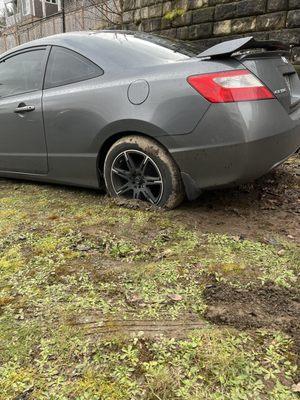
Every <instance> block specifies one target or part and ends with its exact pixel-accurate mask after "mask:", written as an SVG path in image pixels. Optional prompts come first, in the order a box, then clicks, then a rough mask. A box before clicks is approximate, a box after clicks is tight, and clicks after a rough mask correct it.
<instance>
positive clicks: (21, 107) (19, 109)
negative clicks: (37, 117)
mask: <svg viewBox="0 0 300 400" xmlns="http://www.w3.org/2000/svg"><path fill="white" fill-rule="evenodd" d="M34 110H35V106H26V105H24V104H19V106H18V107H17V108H16V109H15V113H23V112H30V111H34Z"/></svg>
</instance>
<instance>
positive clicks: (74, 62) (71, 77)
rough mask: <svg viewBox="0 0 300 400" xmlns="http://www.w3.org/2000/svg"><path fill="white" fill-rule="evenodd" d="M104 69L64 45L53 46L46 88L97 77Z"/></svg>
mask: <svg viewBox="0 0 300 400" xmlns="http://www.w3.org/2000/svg"><path fill="white" fill-rule="evenodd" d="M102 74H103V70H102V69H101V68H100V67H98V66H97V65H96V64H94V63H93V62H92V61H90V60H88V59H87V58H85V57H83V56H81V55H80V54H78V53H75V52H74V51H72V50H68V49H65V48H63V47H56V46H53V47H52V49H51V53H50V56H49V60H48V65H47V71H46V77H45V89H49V88H52V87H56V86H62V85H68V84H69V83H75V82H80V81H83V80H86V79H91V78H96V77H97V76H100V75H102Z"/></svg>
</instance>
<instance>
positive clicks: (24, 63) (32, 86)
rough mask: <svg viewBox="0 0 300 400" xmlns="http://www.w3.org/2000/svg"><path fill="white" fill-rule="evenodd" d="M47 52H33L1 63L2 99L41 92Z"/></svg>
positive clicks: (21, 54)
mask: <svg viewBox="0 0 300 400" xmlns="http://www.w3.org/2000/svg"><path fill="white" fill-rule="evenodd" d="M44 56H45V50H43V49H39V50H31V51H27V52H26V53H20V54H17V55H15V56H12V57H10V58H6V59H5V60H3V61H0V97H6V96H12V95H14V94H21V93H26V92H32V91H34V90H41V89H42V85H43V76H44Z"/></svg>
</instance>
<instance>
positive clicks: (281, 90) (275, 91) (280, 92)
mask: <svg viewBox="0 0 300 400" xmlns="http://www.w3.org/2000/svg"><path fill="white" fill-rule="evenodd" d="M285 92H286V89H277V90H274V93H275V94H282V93H285Z"/></svg>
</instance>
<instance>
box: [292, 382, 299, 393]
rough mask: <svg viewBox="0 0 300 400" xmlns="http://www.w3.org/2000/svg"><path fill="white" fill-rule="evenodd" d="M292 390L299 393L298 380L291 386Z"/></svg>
mask: <svg viewBox="0 0 300 400" xmlns="http://www.w3.org/2000/svg"><path fill="white" fill-rule="evenodd" d="M292 391H293V392H296V393H300V382H298V383H296V384H295V385H293V386H292Z"/></svg>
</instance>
